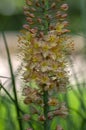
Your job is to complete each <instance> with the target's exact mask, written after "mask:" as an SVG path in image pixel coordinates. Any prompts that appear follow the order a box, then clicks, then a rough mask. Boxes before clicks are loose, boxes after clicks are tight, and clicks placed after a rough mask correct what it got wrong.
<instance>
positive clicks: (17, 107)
mask: <svg viewBox="0 0 86 130" xmlns="http://www.w3.org/2000/svg"><path fill="white" fill-rule="evenodd" d="M2 36H3V40H4V44H5V49H6V52H7V58H8V63H9V68H10V74H11V78H12V85H13V93H14V98H15V108H16V112H17V119H18V118H19V117H20V112H19V106H18V98H17V91H16V85H15V77H14V74H13V68H12V63H11V58H10V53H9V49H8V45H7V41H6V38H5V34H4V32H2ZM18 123H19V129H20V130H23V128H22V122H21V120H18Z"/></svg>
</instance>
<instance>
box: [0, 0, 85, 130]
mask: <svg viewBox="0 0 86 130" xmlns="http://www.w3.org/2000/svg"><path fill="white" fill-rule="evenodd" d="M67 2H68V3H69V11H68V14H69V16H68V19H69V23H70V30H71V32H72V34H73V35H74V36H75V35H82V37H83V39H84V43H86V24H85V23H86V0H67ZM24 5H25V1H24V0H0V31H6V32H9V31H12V32H15V31H18V32H19V30H21V29H22V25H23V24H24V23H26V21H25V16H24V15H23V6H24ZM13 35H14V34H13ZM11 41H12V39H11ZM8 44H9V43H8ZM77 44H78V43H77ZM1 46H2V45H1V43H0V47H1ZM77 46H79V45H77ZM84 48H85V49H83V52H85V53H84V56H85V55H86V44H84ZM11 50H12V48H11ZM84 50H85V51H84ZM80 53H81V52H80V51H79V54H80ZM76 55H77V54H76ZM0 56H1V55H0ZM2 58H3V57H2ZM84 61H86V59H84ZM76 66H77V64H76ZM76 68H77V67H76ZM81 68H83V63H82V66H81ZM0 71H1V70H0ZM73 75H74V78H75V79H74V80H75V84H74V85H73V86H71V87H69V88H70V90H69V89H68V92H67V94H66V95H64V96H63V97H62V98H64V99H65V101H66V103H67V106H68V107H69V111H70V114H69V116H68V118H67V119H58V118H56V120H55V122H53V124H52V127H53V126H55V125H57V124H61V125H62V126H63V128H64V130H69V129H70V130H86V78H84V80H83V81H82V82H80V83H79V81H78V79H77V78H76V75H75V73H74V71H73ZM81 77H83V73H81ZM0 80H1V79H0ZM8 82H9V83H8V84H7V90H8V91H9V90H10V88H11V89H12V84H11V82H10V81H9V80H8ZM0 89H1V90H2V88H0ZM21 89H22V88H21ZM10 93H11V91H10ZM20 93H21V92H20ZM18 94H19V93H18ZM19 105H20V108H22V109H23V110H24V111H27V110H28V108H27V107H26V106H24V104H23V99H21V97H19ZM21 116H22V115H21ZM23 126H24V130H26V128H27V126H28V122H27V123H25V122H24V121H23ZM33 127H34V128H35V127H36V123H34V122H33ZM0 130H19V127H18V119H17V115H16V110H15V107H14V103H13V102H12V101H11V100H10V98H8V96H6V94H3V93H1V91H0ZM38 130H40V129H38ZM51 130H54V129H53V128H52V129H51Z"/></svg>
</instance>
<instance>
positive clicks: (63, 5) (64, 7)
mask: <svg viewBox="0 0 86 130" xmlns="http://www.w3.org/2000/svg"><path fill="white" fill-rule="evenodd" d="M68 8H69V7H68V4H62V5H61V9H62V10H64V11H66V10H68Z"/></svg>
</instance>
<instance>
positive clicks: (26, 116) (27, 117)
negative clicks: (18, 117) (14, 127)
mask: <svg viewBox="0 0 86 130" xmlns="http://www.w3.org/2000/svg"><path fill="white" fill-rule="evenodd" d="M30 118H31V117H30V115H28V114H25V115H24V116H23V120H24V121H29V120H30Z"/></svg>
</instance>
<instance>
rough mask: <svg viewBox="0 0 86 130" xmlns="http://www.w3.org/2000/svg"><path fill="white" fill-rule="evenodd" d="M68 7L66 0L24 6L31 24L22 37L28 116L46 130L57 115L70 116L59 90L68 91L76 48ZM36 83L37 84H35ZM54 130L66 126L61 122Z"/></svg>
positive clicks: (31, 1)
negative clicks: (73, 54)
mask: <svg viewBox="0 0 86 130" xmlns="http://www.w3.org/2000/svg"><path fill="white" fill-rule="evenodd" d="M67 10H68V5H67V4H66V3H65V1H63V0H26V6H25V7H24V14H25V16H26V20H27V24H25V25H24V26H23V27H24V30H23V31H22V34H21V35H20V36H19V46H20V50H21V55H22V60H23V71H24V73H23V79H24V82H25V87H24V89H23V95H24V96H25V99H24V103H25V104H26V105H29V107H30V108H31V109H30V111H29V112H28V114H30V113H31V114H30V115H26V116H24V119H25V120H28V121H30V120H31V119H34V120H37V121H38V122H40V123H41V125H42V129H43V130H50V127H51V122H52V120H53V119H54V118H55V117H57V116H58V117H59V116H60V117H65V116H67V115H68V110H67V108H66V106H65V103H63V102H60V101H59V99H58V93H63V92H66V90H67V85H68V83H69V78H68V76H69V75H68V71H67V67H68V63H67V55H70V54H71V50H72V49H73V42H72V41H71V39H70V37H69V35H68V34H67V33H68V32H70V30H68V29H67V26H68V22H67V21H66V17H67V12H66V11H67ZM33 82H34V83H35V86H36V87H33V86H32V85H31V84H32V83H33ZM27 130H33V128H28V129H27ZM34 130H36V129H35V128H34ZM37 130H38V129H37ZM53 130H63V129H62V128H61V126H59V125H58V126H57V127H56V128H53Z"/></svg>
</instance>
